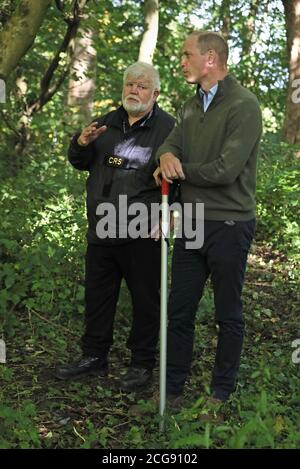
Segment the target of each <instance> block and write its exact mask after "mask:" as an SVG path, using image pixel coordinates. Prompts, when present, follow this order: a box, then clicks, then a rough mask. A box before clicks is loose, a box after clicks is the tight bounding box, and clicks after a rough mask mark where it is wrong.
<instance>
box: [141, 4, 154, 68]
mask: <svg viewBox="0 0 300 469" xmlns="http://www.w3.org/2000/svg"><path fill="white" fill-rule="evenodd" d="M144 8H145V31H144V34H143V38H142V42H141V46H140V52H139V60H141V61H143V62H147V63H150V64H151V63H152V60H153V55H154V51H155V47H156V42H157V35H158V20H159V18H158V16H159V0H145V6H144Z"/></svg>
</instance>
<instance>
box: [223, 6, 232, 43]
mask: <svg viewBox="0 0 300 469" xmlns="http://www.w3.org/2000/svg"><path fill="white" fill-rule="evenodd" d="M230 3H231V0H223V1H222V5H221V7H220V18H221V20H222V27H221V33H222V36H223V37H224V38H225V39H226V41H228V39H229V36H230V27H231V16H230Z"/></svg>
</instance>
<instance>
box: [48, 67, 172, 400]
mask: <svg viewBox="0 0 300 469" xmlns="http://www.w3.org/2000/svg"><path fill="white" fill-rule="evenodd" d="M159 92H160V79H159V74H158V72H157V70H156V69H155V68H154V67H153V66H152V65H149V64H146V63H143V62H136V63H134V64H132V65H130V66H129V67H128V68H127V69H126V70H125V73H124V83H123V93H122V106H120V107H119V108H117V109H116V110H114V111H112V112H109V113H108V114H105V115H103V116H101V117H99V118H97V119H96V120H95V121H94V122H92V123H91V124H90V125H89V126H88V127H86V128H85V129H83V130H82V132H81V133H77V134H75V135H74V137H73V139H72V141H71V144H70V148H69V161H70V162H71V164H72V165H73V166H74V167H75V168H76V169H79V170H84V171H88V172H89V176H88V178H87V218H88V231H87V252H86V270H85V331H84V334H83V336H82V341H81V348H82V357H81V358H80V359H78V360H77V361H76V362H74V363H70V364H64V365H60V366H58V367H57V368H56V371H55V375H56V377H57V378H59V379H73V378H78V377H81V376H84V375H96V376H98V377H106V376H107V373H108V365H109V361H108V355H109V351H110V348H111V346H112V344H113V324H114V318H115V313H116V306H117V301H118V297H119V292H120V285H121V280H122V279H123V278H124V279H125V281H126V283H127V286H128V289H129V292H130V294H131V299H132V325H131V330H130V333H129V337H128V340H127V347H128V348H129V349H130V352H131V361H130V363H129V367H128V369H127V372H126V374H125V375H123V376H122V377H121V380H120V387H121V389H122V390H124V391H128V392H131V391H135V390H140V389H143V388H144V387H146V386H148V385H149V383H150V382H151V379H152V370H153V368H154V366H155V355H156V345H157V341H158V335H159V303H160V300H159V288H160V284H159V279H160V243H156V242H155V240H154V239H153V238H151V236H143V237H142V236H141V237H138V238H135V239H132V237H130V233H128V231H127V230H126V226H125V227H124V226H121V221H120V220H119V219H118V218H117V219H116V220H114V221H113V224H114V225H115V226H113V227H112V226H111V223H109V222H108V225H109V226H107V227H106V228H107V229H106V230H104V229H102V230H101V229H99V224H100V225H101V222H102V221H103V219H104V212H105V207H109V206H113V207H114V208H115V209H116V213H119V214H120V218H121V215H124V213H123V212H124V211H126V214H127V213H128V209H129V207H130V205H132V204H135V203H136V202H139V203H142V204H145V205H146V206H147V207H148V208H150V207H151V204H153V203H154V204H157V203H159V202H160V190H159V189H158V188H157V187H156V184H155V181H154V179H153V176H152V173H153V171H154V169H155V168H156V163H155V160H154V155H155V153H156V151H157V149H158V147H159V146H160V145H161V144H162V143H163V142H164V140H165V138H166V137H167V136H168V134H169V133H170V131H171V130H172V128H173V126H174V123H175V120H174V118H173V117H172V116H170V115H169V114H167V113H166V112H164V111H163V110H162V109H160V108H159V106H158V105H157V103H156V100H157V97H158V95H159ZM125 196H126V197H125ZM120 197H121V198H122V197H123V199H122V200H126V201H127V206H126V207H125V206H120ZM124 197H125V199H124ZM108 204H110V205H108ZM150 212H151V210H149V215H150ZM122 219H123V220H124V216H122ZM126 219H127V218H126V217H125V220H126ZM129 221H130V217H128V223H129ZM119 225H120V226H119ZM147 225H148V226H147ZM146 227H147V229H148V230H149V233H150V231H151V220H150V219H148V220H146ZM124 228H125V229H124Z"/></svg>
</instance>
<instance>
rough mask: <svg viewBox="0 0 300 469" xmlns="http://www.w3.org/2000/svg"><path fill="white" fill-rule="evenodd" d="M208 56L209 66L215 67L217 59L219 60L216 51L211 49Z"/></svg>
mask: <svg viewBox="0 0 300 469" xmlns="http://www.w3.org/2000/svg"><path fill="white" fill-rule="evenodd" d="M207 54H208V58H207V62H208V64H209V65H213V64H214V63H215V62H216V59H217V54H216V51H214V50H213V49H209V50H208V51H207Z"/></svg>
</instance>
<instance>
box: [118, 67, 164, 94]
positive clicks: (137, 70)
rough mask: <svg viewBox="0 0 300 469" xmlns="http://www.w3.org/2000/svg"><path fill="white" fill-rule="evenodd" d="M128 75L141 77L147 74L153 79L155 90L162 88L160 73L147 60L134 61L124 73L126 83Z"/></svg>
mask: <svg viewBox="0 0 300 469" xmlns="http://www.w3.org/2000/svg"><path fill="white" fill-rule="evenodd" d="M128 75H130V76H131V77H133V78H139V77H141V76H146V77H147V78H148V77H149V79H150V80H151V81H152V84H153V86H154V89H155V90H158V91H159V90H160V78H159V73H158V71H157V70H156V68H154V67H153V65H150V64H147V63H146V62H134V63H133V64H131V65H129V67H127V68H126V70H125V72H124V75H123V83H125V81H126V79H127V77H128Z"/></svg>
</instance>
